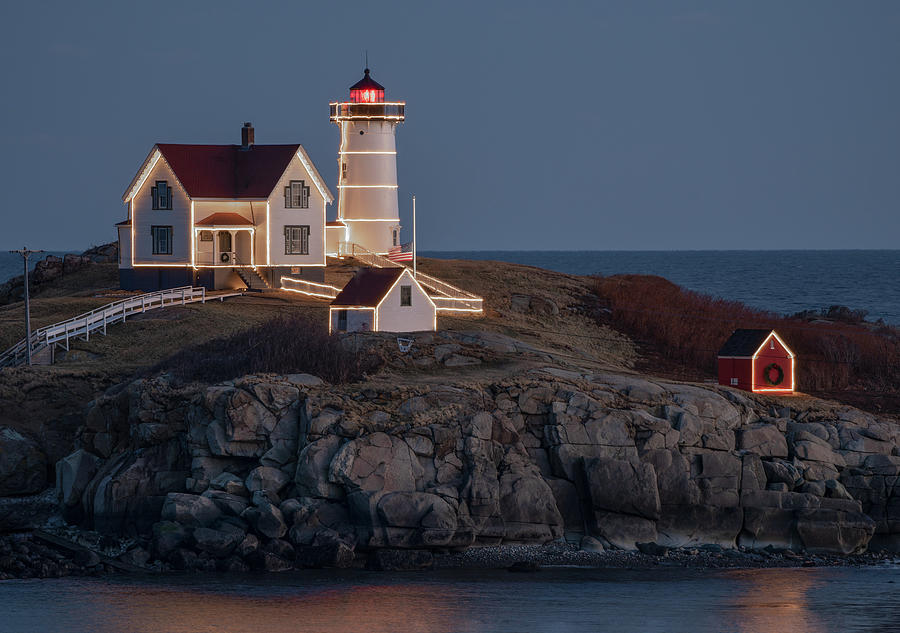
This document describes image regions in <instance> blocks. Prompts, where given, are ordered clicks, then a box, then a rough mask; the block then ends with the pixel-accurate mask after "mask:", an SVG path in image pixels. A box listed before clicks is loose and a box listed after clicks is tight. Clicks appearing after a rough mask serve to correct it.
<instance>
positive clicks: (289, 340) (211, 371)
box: [151, 316, 383, 384]
mask: <svg viewBox="0 0 900 633" xmlns="http://www.w3.org/2000/svg"><path fill="white" fill-rule="evenodd" d="M382 364H383V359H382V358H381V357H380V356H379V355H377V354H374V353H372V350H367V349H360V348H358V347H355V348H354V347H351V346H349V345H347V344H345V343H344V342H343V341H342V340H341V339H340V338H339V337H338V336H336V335H330V334H329V333H328V330H327V327H326V326H325V324H324V323H323V322H322V321H321V319H313V318H310V317H307V316H280V317H276V318H274V319H271V320H269V321H266V322H265V323H261V324H260V325H257V326H254V327H252V328H250V329H247V330H241V331H239V332H236V333H234V334H231V335H229V336H225V337H222V338H217V339H213V340H210V341H207V342H205V343H202V344H200V345H197V346H195V347H191V348H188V349H184V350H182V351H180V352H178V353H177V354H175V355H174V356H172V357H170V358H168V359H167V360H165V361H163V362H162V363H160V364H159V365H157V366H156V367H154V368H153V369H152V370H151V371H152V372H154V373H155V372H159V371H166V372H171V373H173V374H175V375H176V376H178V377H179V378H181V379H182V380H199V381H208V382H218V381H221V380H228V379H231V378H237V377H239V376H244V375H246V374H255V373H279V374H288V373H309V374H313V375H315V376H318V377H319V378H322V379H323V380H326V381H328V382H330V383H334V384H339V383H346V382H353V381H356V380H360V379H362V378H363V376H364V375H365V374H367V373H370V372H373V371H376V370H377V369H378V368H379V367H381V366H382Z"/></svg>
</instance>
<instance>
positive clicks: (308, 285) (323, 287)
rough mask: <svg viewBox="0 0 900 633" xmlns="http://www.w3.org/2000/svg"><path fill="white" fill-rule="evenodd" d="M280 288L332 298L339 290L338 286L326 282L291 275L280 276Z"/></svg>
mask: <svg viewBox="0 0 900 633" xmlns="http://www.w3.org/2000/svg"><path fill="white" fill-rule="evenodd" d="M281 289H282V290H288V291H290V292H299V293H300V294H304V295H308V296H310V297H316V298H319V299H334V298H335V297H337V296H338V293H339V292H340V291H341V289H340V288H336V287H334V286H329V285H328V284H317V283H314V282H312V281H306V280H305V279H293V278H292V277H282V278H281Z"/></svg>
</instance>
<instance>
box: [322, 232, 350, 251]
mask: <svg viewBox="0 0 900 633" xmlns="http://www.w3.org/2000/svg"><path fill="white" fill-rule="evenodd" d="M346 234H347V229H346V228H344V227H343V226H326V227H325V253H326V254H328V255H337V254H338V247H339V246H340V243H341V242H346V241H347V235H346Z"/></svg>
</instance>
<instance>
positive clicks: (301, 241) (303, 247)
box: [284, 226, 309, 255]
mask: <svg viewBox="0 0 900 633" xmlns="http://www.w3.org/2000/svg"><path fill="white" fill-rule="evenodd" d="M284 254H285V255H309V227H308V226H286V227H284Z"/></svg>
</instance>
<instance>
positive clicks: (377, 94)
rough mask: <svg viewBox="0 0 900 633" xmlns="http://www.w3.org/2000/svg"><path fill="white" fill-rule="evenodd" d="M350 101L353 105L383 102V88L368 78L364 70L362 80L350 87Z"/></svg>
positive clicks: (367, 72) (367, 73)
mask: <svg viewBox="0 0 900 633" xmlns="http://www.w3.org/2000/svg"><path fill="white" fill-rule="evenodd" d="M350 101H352V102H353V103H381V102H383V101H384V86H382V85H381V84H380V83H378V82H377V81H375V80H374V79H372V78H371V77H369V69H368V68H366V70H365V75H364V76H363V78H362V79H360V80H359V81H357V82H356V83H355V84H353V85H352V86H350Z"/></svg>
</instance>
